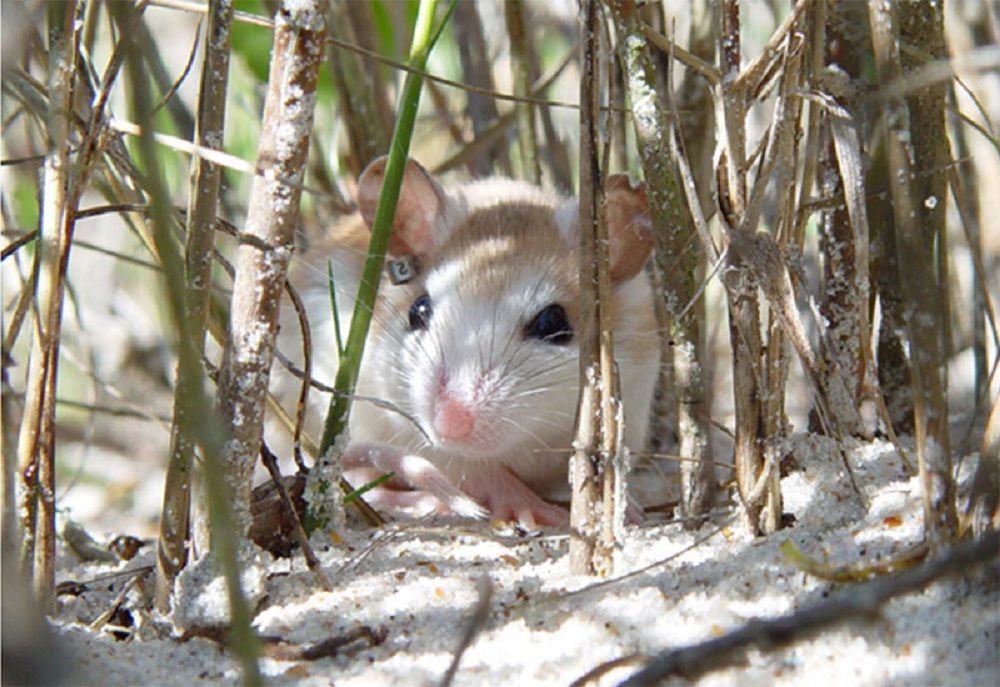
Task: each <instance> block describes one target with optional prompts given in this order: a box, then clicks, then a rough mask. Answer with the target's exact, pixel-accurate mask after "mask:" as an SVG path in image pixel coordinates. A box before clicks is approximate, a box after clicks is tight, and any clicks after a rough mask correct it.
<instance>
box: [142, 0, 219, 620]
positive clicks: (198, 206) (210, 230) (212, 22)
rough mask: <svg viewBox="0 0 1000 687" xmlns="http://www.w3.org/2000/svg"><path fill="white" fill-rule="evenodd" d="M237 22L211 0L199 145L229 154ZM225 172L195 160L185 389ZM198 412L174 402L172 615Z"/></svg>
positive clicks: (165, 562)
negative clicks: (226, 142) (226, 138)
mask: <svg viewBox="0 0 1000 687" xmlns="http://www.w3.org/2000/svg"><path fill="white" fill-rule="evenodd" d="M232 18H233V5H232V2H231V0H211V2H210V3H209V6H208V25H207V29H206V32H205V60H204V62H203V63H202V71H201V89H200V91H199V94H198V114H197V123H196V128H195V137H196V138H195V142H196V143H197V145H199V146H202V147H204V148H211V149H216V150H221V148H222V141H223V134H224V125H225V116H226V93H227V90H228V82H229V36H230V26H231V24H232ZM221 178H222V169H221V168H220V167H219V166H217V165H215V164H212V163H211V162H209V161H208V160H206V159H204V158H203V157H201V156H195V157H193V158H192V160H191V192H190V194H189V201H188V212H187V245H186V247H185V275H184V317H185V318H187V325H186V333H187V336H186V337H185V338H184V339H183V340H181V341H180V342H179V345H181V346H187V347H190V348H191V350H190V351H188V353H187V355H183V356H180V358H179V360H180V361H190V362H194V363H196V366H194V367H189V366H188V365H186V364H185V365H181V364H180V363H179V364H178V369H177V387H176V388H177V389H186V388H189V387H190V386H191V385H192V384H198V385H199V386H203V382H202V381H201V380H202V379H203V377H204V370H203V369H202V367H201V364H200V361H201V359H202V356H203V354H204V351H205V326H206V322H207V319H208V303H209V286H210V285H211V266H212V247H213V245H214V234H215V232H214V224H215V213H216V207H217V205H218V199H219V182H220V180H221ZM191 410H192V408H190V407H189V406H188V405H187V404H186V403H185V398H184V394H183V393H177V394H175V396H174V410H173V415H174V419H173V425H172V427H171V433H170V463H169V465H168V467H167V476H166V479H165V483H164V489H163V507H162V510H161V513H160V536H159V539H158V544H157V550H156V605H157V607H158V608H159V609H160V611H162V612H164V613H165V612H167V611H168V610H169V600H170V592H171V590H172V589H173V581H174V577H176V575H177V573H178V572H180V570H181V569H182V568H183V567H184V564H185V562H186V559H187V554H186V549H185V541H186V540H187V538H188V523H189V517H190V510H191V471H192V468H193V466H194V447H195V444H196V441H197V433H196V429H195V423H197V422H198V421H199V419H198V418H192V417H191V416H190V415H189V412H190V411H191Z"/></svg>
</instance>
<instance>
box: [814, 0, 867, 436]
mask: <svg viewBox="0 0 1000 687" xmlns="http://www.w3.org/2000/svg"><path fill="white" fill-rule="evenodd" d="M863 10H864V8H863V7H862V6H860V5H857V4H851V3H835V4H834V5H833V6H832V7H830V8H829V13H828V15H827V17H826V22H825V24H826V25H825V27H823V28H825V30H826V33H827V34H828V36H827V37H826V38H823V37H822V36H821V35H820V36H817V35H816V33H818V32H819V31H820V30H822V29H821V28H820V27H818V26H817V27H815V29H816V30H815V32H814V35H813V40H817V39H820V40H821V42H822V43H823V45H824V53H825V60H824V61H825V62H826V64H830V65H836V66H837V67H839V68H840V69H841V70H842V71H843V72H844V73H845V74H847V76H848V77H849V78H850V79H851V80H852V81H853V82H856V81H857V80H858V79H860V76H861V64H860V59H861V58H862V56H863V55H865V54H866V52H867V50H866V48H867V45H866V43H865V42H864V41H863V40H860V39H863V38H864V34H863V33H861V32H859V31H858V30H857V29H856V28H855V27H856V23H855V22H857V21H858V20H863V16H858V15H859V14H861V13H862V12H863ZM859 37H860V39H859ZM817 76H820V75H814V78H816V77H817ZM829 86H833V84H828V87H829ZM849 92H850V91H849ZM849 92H848V93H849ZM857 92H860V89H857ZM848 93H834V94H833V95H834V97H837V98H838V101H840V100H841V99H842V98H845V97H846V96H847V95H848ZM843 104H844V105H847V108H846V109H845V110H844V113H845V114H846V113H847V112H848V111H850V112H858V111H859V109H858V108H857V103H854V102H847V103H843ZM823 123H824V124H825V126H824V127H823V128H822V133H821V137H822V139H823V140H824V141H825V145H822V146H821V151H820V160H819V176H818V182H819V187H820V190H821V192H822V194H823V196H824V197H840V196H844V197H845V199H846V200H847V201H848V202H845V203H844V204H843V205H838V206H837V207H835V208H834V209H832V210H831V211H830V212H827V213H826V214H825V216H824V221H823V224H822V225H821V231H820V252H821V254H822V256H823V284H824V288H823V297H822V299H821V301H820V304H819V311H820V313H821V314H822V315H823V318H824V320H825V321H826V325H827V326H826V331H825V336H824V339H823V343H824V344H825V345H824V346H822V347H821V349H820V355H821V356H822V358H821V360H822V362H821V367H820V369H821V370H822V374H821V377H820V381H821V383H822V384H823V387H824V391H825V394H826V397H827V398H828V399H830V406H829V409H830V412H831V413H832V415H833V417H831V418H829V420H830V421H831V422H834V423H835V424H836V425H837V426H838V427H837V428H838V430H840V431H841V432H843V433H846V434H854V435H863V434H864V426H863V425H862V422H861V416H860V414H859V413H858V412H857V409H858V408H859V407H860V400H859V396H860V393H861V388H862V382H863V380H864V373H865V367H866V362H867V361H866V350H867V343H868V337H867V330H868V255H867V246H868V231H867V222H866V223H865V226H864V227H863V228H862V227H860V226H858V224H859V222H858V218H856V217H852V214H854V213H855V210H854V208H855V205H854V204H852V203H851V202H850V198H851V197H850V195H849V194H850V193H851V192H852V191H853V190H855V189H856V187H857V185H858V184H857V183H856V184H854V185H849V184H848V183H847V182H846V181H845V179H849V178H851V175H850V170H848V169H846V167H847V165H846V164H845V161H844V160H843V159H842V157H841V153H842V152H843V151H842V150H839V149H838V143H840V144H841V145H842V142H841V138H842V137H840V138H839V137H838V132H839V131H841V129H840V128H838V127H842V126H847V127H853V121H851V120H847V121H846V122H844V121H843V118H842V117H841V115H840V113H839V112H837V111H831V112H830V113H829V116H828V117H827V118H826V119H825V120H824V122H823ZM854 140H855V141H856V137H855V139H854ZM852 152H856V153H857V156H856V159H857V162H858V167H860V162H861V160H860V151H852ZM854 171H857V172H860V170H854ZM861 181H862V180H861V179H857V182H861ZM861 197H862V198H863V195H861ZM860 210H861V212H864V206H863V204H862V205H860ZM862 232H863V233H862ZM817 429H819V427H817Z"/></svg>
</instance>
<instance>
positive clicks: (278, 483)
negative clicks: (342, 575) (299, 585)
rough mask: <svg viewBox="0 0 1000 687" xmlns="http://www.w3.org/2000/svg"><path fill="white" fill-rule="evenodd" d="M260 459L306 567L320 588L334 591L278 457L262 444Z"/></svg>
mask: <svg viewBox="0 0 1000 687" xmlns="http://www.w3.org/2000/svg"><path fill="white" fill-rule="evenodd" d="M260 457H261V462H263V463H264V467H265V468H267V472H268V474H269V475H271V481H272V482H274V488H275V489H277V490H278V497H279V498H280V499H281V505H282V506H284V508H285V513H286V514H287V515H288V519H289V520H290V521H291V523H292V533H293V534H294V535H295V540H296V541H297V542H298V543H299V548H301V549H302V556H303V558H305V559H306V565H307V566H308V567H309V570H310V571H311V572H312V574H313V577H315V578H316V582H318V583H319V586H320V587H321V588H322V589H323V590H324V591H327V592H330V591H333V585H331V584H330V579H329V578H328V577H327V576H326V573H324V572H323V567H322V565H321V564H320V562H319V558H317V557H316V553H315V552H314V551H313V548H312V545H310V544H309V536H308V535H307V534H306V531H305V529H303V527H302V520H301V519H300V518H299V514H298V511H296V510H295V504H293V503H292V499H291V498H290V497H289V496H288V490H287V489H285V483H284V482H283V481H282V477H281V470H280V469H279V468H278V458H277V456H275V455H274V454H273V453H272V452H271V449H269V448H268V447H267V445H266V444H264V443H261V445H260Z"/></svg>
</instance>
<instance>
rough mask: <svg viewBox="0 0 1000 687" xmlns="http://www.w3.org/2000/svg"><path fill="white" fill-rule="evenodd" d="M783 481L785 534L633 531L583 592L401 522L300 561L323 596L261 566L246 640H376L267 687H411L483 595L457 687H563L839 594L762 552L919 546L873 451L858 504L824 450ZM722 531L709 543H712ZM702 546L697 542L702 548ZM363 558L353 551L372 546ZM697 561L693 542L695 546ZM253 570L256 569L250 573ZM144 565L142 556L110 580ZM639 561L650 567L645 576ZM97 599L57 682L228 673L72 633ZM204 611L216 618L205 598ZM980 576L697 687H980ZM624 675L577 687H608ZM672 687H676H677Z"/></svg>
mask: <svg viewBox="0 0 1000 687" xmlns="http://www.w3.org/2000/svg"><path fill="white" fill-rule="evenodd" d="M793 443H794V451H795V456H796V460H797V461H798V463H799V465H801V466H803V469H802V470H801V471H799V472H795V473H792V474H790V475H789V476H787V477H785V478H784V479H783V480H782V488H783V493H784V498H785V508H784V510H785V511H786V512H788V513H792V514H793V515H794V516H795V518H796V522H795V524H794V526H793V527H791V528H788V529H786V530H783V531H781V532H780V533H778V534H776V535H774V536H772V537H769V538H767V539H762V540H757V541H753V540H751V538H750V537H748V536H747V535H746V534H745V533H744V530H743V528H742V526H741V525H740V524H739V522H738V520H737V519H735V518H733V517H732V516H731V515H723V516H719V517H716V518H715V520H714V521H713V522H712V523H706V524H705V525H703V526H702V527H701V528H700V529H699V530H697V531H693V532H692V531H687V530H685V529H683V528H682V527H681V526H680V525H678V524H664V523H659V524H647V525H644V526H643V527H641V528H632V529H630V531H629V540H628V542H627V545H626V547H625V550H624V552H623V555H622V561H623V565H622V566H621V570H620V572H619V573H617V575H619V576H621V575H625V574H627V573H629V572H630V571H636V570H640V569H643V568H645V567H646V566H651V567H649V568H648V569H647V570H645V571H644V572H641V573H639V574H636V575H633V576H630V577H627V578H625V579H621V580H618V581H610V582H606V583H603V584H601V586H599V587H596V588H593V587H591V586H592V585H593V584H594V582H595V580H592V579H587V578H581V577H575V576H571V575H569V574H568V573H567V556H566V550H567V541H566V539H565V537H562V536H554V535H551V534H547V535H543V536H540V537H537V538H534V539H531V540H517V539H516V538H514V537H512V536H509V534H504V533H500V532H497V531H495V530H491V529H489V528H488V527H486V526H482V527H472V526H470V525H468V524H467V523H455V522H451V523H433V524H421V523H413V522H403V523H400V524H399V525H398V529H397V530H396V533H395V534H394V535H393V536H388V537H387V536H386V535H385V533H384V532H377V531H373V530H364V531H361V530H358V531H349V532H346V533H345V540H346V542H347V543H348V545H347V546H346V547H335V546H332V545H331V546H329V547H328V548H327V550H325V551H320V552H319V554H320V557H321V559H322V561H323V565H324V568H325V570H326V571H327V572H328V573H329V575H330V576H331V577H332V578H333V579H334V580H335V581H336V591H334V592H332V593H327V592H322V591H318V590H317V588H316V586H315V582H314V579H313V577H312V576H311V574H310V573H309V572H308V571H307V570H306V569H305V565H304V563H303V561H302V560H301V557H298V558H295V559H293V560H287V559H286V560H274V561H272V562H270V563H269V564H268V565H267V566H266V568H267V569H266V571H264V572H265V573H266V578H267V583H266V592H267V596H266V598H265V600H264V601H263V602H262V604H261V607H260V609H259V612H258V614H257V616H256V620H255V627H256V628H257V630H258V631H259V632H260V633H261V634H264V635H269V636H276V637H280V638H282V639H284V640H285V641H287V642H292V643H300V644H314V643H317V642H320V641H323V640H325V639H329V638H332V637H335V636H338V635H341V634H343V633H345V632H347V631H350V630H351V629H353V628H356V627H357V626H359V625H367V626H370V627H371V628H373V629H378V628H382V627H384V628H385V630H386V631H387V635H386V639H385V641H384V643H382V644H381V645H380V646H374V647H371V646H368V645H367V643H365V642H356V643H354V644H351V645H349V646H347V647H345V648H344V649H343V650H342V651H341V653H340V654H339V655H338V656H337V657H336V658H324V659H320V660H316V661H277V660H271V659H265V660H263V661H262V668H263V670H264V672H265V674H266V676H267V679H268V682H269V683H271V684H277V685H281V684H289V685H324V686H325V685H330V684H337V685H338V686H344V685H365V686H368V685H426V684H435V683H437V682H438V681H439V680H440V678H441V676H442V675H443V674H444V672H445V670H446V669H447V667H448V665H449V663H450V661H451V657H452V655H453V652H454V650H455V647H456V645H457V644H458V642H459V638H460V636H461V634H462V631H463V628H464V627H465V625H466V623H467V622H468V619H469V617H470V616H471V613H472V609H473V607H474V606H475V603H476V599H477V582H478V580H479V579H480V578H481V577H482V576H484V575H485V576H488V577H489V579H490V580H491V581H492V583H493V585H494V588H495V591H494V597H493V602H492V605H491V611H490V615H489V619H488V621H487V623H486V626H485V628H484V629H483V631H482V632H481V634H480V635H479V636H478V637H477V638H476V640H475V641H474V643H473V644H472V646H471V647H470V648H469V650H468V651H467V653H466V654H465V656H464V658H463V660H462V663H461V665H460V667H459V670H458V674H457V676H456V680H455V684H457V685H482V684H509V685H535V684H537V685H550V684H568V683H570V682H572V681H573V680H574V679H576V678H578V677H580V676H582V675H583V674H585V673H586V672H587V671H589V670H591V669H592V668H594V667H595V666H597V665H599V664H601V663H602V662H605V661H609V660H612V659H615V658H619V657H622V656H626V655H631V654H636V653H643V654H652V653H655V652H658V651H661V650H663V649H664V648H669V647H679V646H683V645H687V644H690V643H695V642H699V641H702V640H705V639H708V638H711V637H715V636H718V635H720V634H722V633H724V632H727V631H729V630H731V629H734V628H736V627H739V626H740V625H742V624H743V623H745V622H747V621H748V620H750V619H752V618H764V617H773V616H777V615H781V614H786V613H789V612H792V611H794V610H795V609H796V608H800V607H802V606H803V605H806V604H809V603H811V602H814V601H817V600H820V599H822V598H823V597H824V596H826V595H827V594H828V592H830V591H832V590H835V589H838V588H843V587H845V586H846V585H842V584H833V583H830V582H825V581H821V580H817V579H815V578H811V577H808V576H806V575H805V574H803V573H801V572H798V571H797V570H796V569H795V568H794V567H793V566H792V565H791V564H790V563H789V562H788V561H787V560H786V559H785V558H784V557H783V555H782V554H781V553H780V552H779V550H778V547H779V546H780V544H781V543H782V542H784V541H785V540H787V539H791V540H792V541H793V542H795V544H796V545H797V546H798V547H799V548H800V549H801V550H803V551H804V552H805V553H807V554H808V555H809V556H811V557H813V558H814V559H819V560H827V561H829V562H832V563H848V562H854V561H858V560H876V559H884V558H886V557H891V556H893V555H894V554H897V553H898V552H900V551H902V550H903V549H905V548H906V547H907V546H909V545H910V544H913V543H915V542H917V541H919V539H920V533H921V509H920V501H919V494H920V491H919V484H918V481H917V479H916V478H915V477H912V478H910V477H904V476H903V475H902V471H901V467H900V464H899V462H898V460H897V459H896V458H895V453H894V451H893V450H892V447H891V446H890V445H888V444H885V443H878V442H876V443H872V444H867V445H860V444H859V445H858V446H857V447H856V448H855V449H854V450H853V451H852V452H851V454H850V459H851V464H852V467H853V468H854V470H855V475H856V477H857V480H858V483H859V486H860V488H861V489H862V491H863V492H864V494H865V498H866V499H867V505H863V504H862V503H861V501H860V500H859V498H858V497H857V495H856V494H854V493H853V491H852V490H851V489H850V487H849V486H848V485H849V483H848V481H847V480H846V478H845V475H844V468H843V466H842V464H841V461H840V458H839V457H838V456H837V455H836V454H835V453H834V452H832V451H831V450H830V449H831V446H832V444H831V442H829V441H828V440H826V439H822V438H818V437H810V436H798V437H796V438H795V439H794V442H793ZM724 522H728V523H729V524H728V526H725V527H723V528H722V529H720V524H723V523H724ZM713 532H714V534H713ZM376 541H378V542H380V545H378V546H376V547H374V548H373V549H371V550H370V552H368V553H367V555H365V556H362V555H361V554H362V552H365V551H368V547H369V546H370V545H371V544H372V543H373V542H376ZM698 542H700V543H698ZM264 560H270V557H269V556H267V555H265V556H264ZM151 561H152V554H151V552H148V551H147V552H145V553H144V554H143V555H142V556H140V557H139V558H137V559H135V560H133V561H130V562H129V563H124V564H121V565H120V566H118V568H126V567H131V566H135V565H137V564H139V563H141V562H146V563H149V562H151ZM658 562H659V563H658ZM64 563H65V565H64V567H63V568H62V569H61V570H60V572H59V579H60V580H65V579H74V580H77V581H82V580H86V579H90V578H92V577H94V576H96V575H97V574H100V573H101V572H106V571H109V570H112V569H117V568H115V567H114V566H112V567H107V566H106V567H103V568H102V567H100V566H96V565H93V564H90V565H86V566H76V567H73V566H72V560H71V559H70V558H69V557H65V558H64ZM120 587H121V583H116V584H115V585H114V586H113V588H112V590H109V589H108V585H107V584H104V585H98V589H97V590H96V591H92V592H88V593H86V594H84V595H83V596H82V597H79V598H73V597H68V596H64V597H61V598H60V610H59V613H58V616H57V620H56V621H55V625H56V628H57V633H58V636H59V639H60V641H61V642H62V643H63V644H64V645H65V646H66V647H67V648H68V649H69V652H70V655H71V656H72V657H73V660H74V662H75V664H76V666H77V667H76V668H74V671H73V673H72V676H73V678H72V679H73V680H74V681H76V682H79V683H91V684H139V683H142V684H164V685H166V684H217V683H234V682H238V680H239V670H238V666H237V663H236V662H235V660H234V659H233V657H232V655H231V654H230V653H229V652H228V651H223V650H221V649H219V648H218V646H217V645H216V644H214V643H212V642H209V641H207V640H203V639H193V640H190V641H186V642H180V641H178V640H176V639H173V638H170V637H169V636H165V635H164V634H163V633H164V632H165V630H166V627H167V625H166V624H165V623H163V622H162V620H155V619H153V618H150V617H149V616H148V615H144V614H140V613H137V612H135V610H134V609H135V601H136V600H137V593H136V592H133V596H132V597H130V599H131V601H130V602H127V605H130V606H131V607H132V609H133V618H135V619H136V620H137V621H138V629H137V630H135V631H134V635H133V638H132V639H130V640H127V641H119V640H116V639H114V638H113V637H112V635H111V633H110V632H109V631H108V629H107V628H105V629H104V630H97V631H94V630H90V629H88V628H87V625H86V623H88V622H90V621H92V620H93V619H94V618H96V617H97V616H98V615H99V614H100V613H101V612H102V611H103V610H104V609H106V608H107V607H108V605H109V604H110V603H111V600H112V599H113V598H114V596H115V594H116V593H117V591H118V590H119V589H120ZM219 602H220V603H221V602H222V600H221V599H220V600H219ZM998 643H1000V574H998V568H997V565H996V564H995V563H994V564H991V565H990V566H987V567H984V568H982V569H980V570H979V571H978V572H976V573H974V574H972V575H970V576H968V577H966V578H962V579H958V578H951V579H947V580H945V581H943V582H938V583H935V584H933V585H931V586H930V587H929V588H928V589H926V590H924V591H923V592H921V593H917V594H911V595H908V596H905V597H902V598H898V599H895V600H893V601H891V602H890V603H889V604H888V605H887V606H886V607H885V608H884V612H883V613H882V615H881V617H880V618H878V619H877V620H872V621H871V622H855V623H851V624H847V625H841V626H839V627H837V628H834V629H831V630H829V631H827V632H824V633H822V634H821V635H819V636H818V637H817V638H815V639H812V640H810V641H805V642H801V643H797V644H794V645H792V646H791V647H790V648H787V649H782V650H776V651H773V652H767V653H763V652H758V651H752V652H750V654H749V660H748V662H747V663H746V664H745V665H742V666H739V667H736V668H728V669H724V670H720V671H718V672H714V673H711V674H709V675H707V676H705V677H703V678H702V679H701V680H699V681H698V683H697V684H699V685H731V684H739V685H741V686H742V685H796V686H798V685H803V684H809V685H826V684H829V685H899V684H906V685H911V684H929V685H938V684H940V685H944V684H947V685H998V684H1000V651H998ZM634 669H635V667H634V665H633V666H632V667H626V668H619V669H616V670H613V671H611V672H610V673H608V674H606V675H605V676H604V677H603V678H601V679H600V680H599V681H598V683H597V684H615V683H616V682H618V681H620V680H621V679H622V678H624V677H625V676H626V675H627V674H628V673H629V672H631V671H632V670H634ZM678 684H680V683H679V682H678Z"/></svg>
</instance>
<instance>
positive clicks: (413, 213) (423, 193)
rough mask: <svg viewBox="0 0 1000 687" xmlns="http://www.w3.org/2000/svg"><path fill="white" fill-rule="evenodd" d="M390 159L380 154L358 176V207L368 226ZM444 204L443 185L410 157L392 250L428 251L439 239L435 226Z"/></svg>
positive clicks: (405, 252) (401, 252)
mask: <svg viewBox="0 0 1000 687" xmlns="http://www.w3.org/2000/svg"><path fill="white" fill-rule="evenodd" d="M388 162H389V158H387V157H385V156H382V157H380V158H377V159H376V160H375V161H374V162H372V163H371V164H369V165H368V167H367V168H365V171H364V172H362V173H361V176H360V177H359V178H358V208H359V209H360V210H361V216H362V217H363V218H364V220H365V224H367V225H368V229H369V230H371V227H372V224H373V223H374V222H375V209H376V208H377V207H378V199H379V195H380V194H381V193H382V184H383V182H384V181H385V168H386V166H387V165H388ZM444 207H445V193H444V189H442V188H441V185H440V184H438V182H437V181H436V180H435V179H434V177H432V176H431V175H430V173H429V172H428V171H427V170H426V169H424V168H423V167H422V166H421V165H420V163H418V162H417V161H416V160H412V159H409V160H407V161H406V168H405V169H404V170H403V181H402V184H401V185H400V188H399V200H398V201H397V202H396V214H395V216H394V217H393V220H392V236H391V237H390V239H389V253H390V254H391V255H395V256H405V255H425V254H426V253H428V252H429V251H430V250H431V249H432V248H433V247H434V245H435V243H436V242H437V237H436V235H435V230H436V228H437V227H438V225H439V224H440V220H441V215H442V213H443V211H444Z"/></svg>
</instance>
